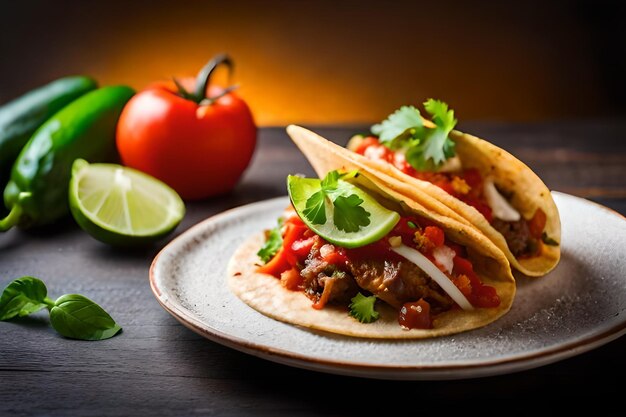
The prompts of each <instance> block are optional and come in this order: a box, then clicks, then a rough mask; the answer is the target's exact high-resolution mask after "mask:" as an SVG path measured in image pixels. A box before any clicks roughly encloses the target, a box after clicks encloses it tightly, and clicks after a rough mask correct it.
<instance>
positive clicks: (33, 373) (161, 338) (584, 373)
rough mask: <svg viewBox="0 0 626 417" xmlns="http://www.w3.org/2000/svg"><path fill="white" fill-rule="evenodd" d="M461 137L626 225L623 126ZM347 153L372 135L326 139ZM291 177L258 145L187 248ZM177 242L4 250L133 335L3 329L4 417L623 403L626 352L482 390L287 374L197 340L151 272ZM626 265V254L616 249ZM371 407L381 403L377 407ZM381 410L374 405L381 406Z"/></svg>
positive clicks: (14, 267)
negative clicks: (494, 401)
mask: <svg viewBox="0 0 626 417" xmlns="http://www.w3.org/2000/svg"><path fill="white" fill-rule="evenodd" d="M461 128H462V129H464V130H466V131H469V132H472V133H475V134H477V135H480V136H483V137H486V138H490V139H491V140H492V141H493V142H495V143H496V144H498V145H501V146H503V147H505V148H506V149H508V150H510V151H511V152H513V153H514V154H516V155H517V156H518V157H519V158H520V159H522V160H524V161H525V162H526V163H528V165H530V166H531V167H532V168H533V169H534V170H535V171H536V172H537V173H538V174H539V175H540V176H541V177H542V178H544V180H545V182H546V183H547V184H548V186H549V187H550V188H552V189H555V190H560V191H565V192H568V193H571V194H576V195H579V196H583V197H587V198H590V199H592V200H594V201H597V202H599V203H601V204H604V205H607V206H608V207H611V208H613V209H614V210H616V211H618V212H620V213H622V214H624V213H626V180H625V178H626V123H624V122H621V121H594V122H572V123H550V124H535V125H514V124H498V123H474V124H469V123H468V124H465V125H462V126H461ZM318 130H319V131H320V132H321V133H322V134H325V135H327V136H328V137H330V138H332V139H334V140H337V141H339V142H342V141H343V142H345V141H346V139H347V138H348V137H349V136H350V134H351V133H353V132H355V131H360V130H362V129H360V128H358V127H356V128H350V127H348V128H336V129H331V128H324V129H318ZM288 173H304V174H312V171H311V169H310V167H309V166H308V164H307V163H306V161H305V160H304V158H303V157H302V156H301V155H300V153H299V152H298V151H297V149H296V148H295V146H294V145H292V143H291V142H290V141H289V139H288V138H287V136H286V134H285V133H284V131H283V129H279V128H268V129H263V130H261V132H260V138H259V146H258V149H257V152H256V155H255V158H254V160H253V163H252V165H251V167H250V169H249V170H248V171H247V172H246V175H245V177H244V179H243V181H242V182H241V184H240V185H239V186H238V187H237V189H236V190H235V191H233V192H232V193H231V194H229V195H226V196H223V197H219V198H214V199H210V200H207V201H204V202H197V203H189V204H188V206H187V207H188V213H187V216H186V217H185V219H184V221H183V223H182V224H181V226H180V227H179V228H178V229H177V231H176V234H180V233H182V232H184V231H185V230H186V229H187V228H189V227H190V226H191V225H193V224H195V223H197V222H199V221H200V220H202V219H204V218H206V217H209V216H211V215H213V214H216V213H219V212H221V211H223V210H225V209H228V208H232V207H236V206H239V205H242V204H246V203H250V202H253V201H258V200H262V199H266V198H270V197H274V196H279V195H284V194H285V189H284V179H285V176H286V175H287V174H288ZM165 243H166V242H160V243H159V244H158V245H155V246H153V247H151V248H148V249H145V250H140V251H127V250H126V251H125V250H117V249H112V248H109V247H107V246H105V245H103V244H101V243H99V242H97V241H95V240H93V239H91V238H90V237H89V236H88V235H86V234H85V233H83V232H82V231H81V230H79V229H78V228H77V227H76V226H75V225H74V223H73V222H72V221H71V220H69V219H68V220H66V221H63V222H61V223H59V224H57V225H55V226H53V227H48V228H46V229H43V230H37V231H29V232H23V231H19V230H11V231H9V232H7V233H6V234H3V235H1V236H0V285H1V286H2V288H3V287H4V286H5V285H6V284H7V283H8V282H9V281H10V280H12V279H14V278H16V277H19V276H23V275H33V276H37V277H39V278H41V279H43V280H44V281H45V282H46V284H47V285H48V290H49V294H50V295H51V296H52V297H57V296H59V295H61V294H64V293H70V292H77V293H81V294H84V295H86V296H88V297H90V298H92V299H93V300H95V301H96V302H98V303H99V304H100V305H102V306H103V307H104V308H105V309H106V310H108V311H109V312H110V313H111V315H112V316H113V317H114V318H115V319H116V320H117V322H118V323H119V324H120V325H121V326H123V328H124V331H123V333H121V334H120V335H118V336H116V337H114V338H113V339H109V340H106V341H101V342H82V341H75V340H68V339H64V338H62V337H60V336H58V335H57V334H56V333H55V332H54V331H53V330H52V329H51V328H50V326H49V325H48V319H47V316H46V314H41V315H36V316H35V317H34V318H24V319H19V320H15V321H13V322H8V323H5V322H3V323H0V415H2V416H22V415H24V416H39V415H40V416H44V415H45V416H48V415H59V416H74V415H83V416H91V415H94V416H105V415H120V416H121V415H133V416H139V415H171V416H183V415H228V416H230V415H232V416H238V415H268V416H269V415H272V416H274V415H278V416H280V415H348V414H357V413H358V412H359V411H364V410H370V411H372V410H375V409H377V407H384V409H385V410H386V411H391V410H392V409H393V408H403V407H405V408H406V410H413V411H414V412H419V410H420V408H419V407H420V406H419V404H425V403H429V402H432V401H437V402H439V401H440V400H441V399H463V400H469V401H470V402H471V400H472V399H477V398H485V397H510V398H518V399H526V398H536V397H537V396H544V395H546V394H549V395H554V394H555V393H563V394H565V395H568V396H582V395H585V396H589V395H599V396H603V397H604V403H606V401H607V400H608V399H610V398H613V397H614V396H615V395H616V394H619V393H621V391H622V388H623V383H620V382H619V381H620V379H619V378H617V379H616V378H615V376H616V375H618V374H619V373H621V372H623V371H626V359H625V358H626V354H625V352H626V338H624V337H622V338H620V339H618V340H615V341H613V342H611V343H609V344H607V345H605V346H602V347H600V348H597V349H595V350H593V351H591V352H588V353H584V354H581V355H579V356H576V357H573V358H571V359H567V360H564V361H561V362H558V363H554V364H551V365H548V366H544V367H540V368H536V369H533V370H528V371H524V372H519V373H515V374H510V375H503V376H497V377H489V378H482V379H475V380H460V381H439V382H429V381H424V382H399V381H381V380H368V379H358V378H350V377H341V376H335V375H328V374H321V373H315V372H311V371H305V370H300V369H296V368H290V367H287V366H283V365H278V364H275V363H272V362H268V361H265V360H262V359H258V358H255V357H252V356H248V355H246V354H243V353H240V352H237V351H234V350H231V349H228V348H226V347H223V346H221V345H219V344H216V343H213V342H210V341H208V340H206V339H203V338H202V337H200V336H198V335H196V334H195V333H193V332H191V331H190V330H188V329H186V328H185V327H183V326H182V325H180V324H179V323H178V322H177V321H176V320H175V319H174V318H173V317H171V316H170V315H168V314H167V313H166V312H165V311H164V310H163V309H162V308H161V307H160V306H159V304H158V303H157V301H156V300H155V298H154V297H153V295H152V293H151V291H150V286H149V284H148V268H149V266H150V263H151V261H152V259H153V257H154V255H155V254H156V253H157V252H158V250H159V249H160V248H161V247H162V246H163V245H164V244H165ZM615 250H619V251H622V252H625V253H626V248H615ZM371 394H375V397H372V396H371ZM374 398H376V399H374Z"/></svg>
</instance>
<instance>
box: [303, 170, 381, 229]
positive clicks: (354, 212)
mask: <svg viewBox="0 0 626 417" xmlns="http://www.w3.org/2000/svg"><path fill="white" fill-rule="evenodd" d="M356 175H358V174H357V173H356V172H350V173H344V174H340V173H339V172H337V171H330V172H329V173H328V174H326V177H324V179H323V180H322V181H320V189H319V190H318V191H316V192H315V193H313V194H312V195H311V196H310V197H309V198H308V199H307V201H306V206H305V209H304V211H303V214H304V216H305V217H306V218H307V219H308V220H309V221H310V222H311V223H313V224H324V223H326V221H327V217H326V208H327V206H331V209H332V213H333V223H334V224H335V226H336V227H337V228H338V229H339V230H342V231H344V232H347V233H354V232H358V231H359V229H360V228H361V227H365V226H368V225H369V224H370V215H371V214H370V213H369V212H368V211H367V210H365V209H364V208H363V207H362V206H361V204H363V199H362V198H361V197H359V196H358V195H356V194H354V193H351V192H350V191H349V190H348V188H347V187H345V186H344V185H343V183H342V182H341V181H340V180H342V179H348V178H351V177H354V176H356Z"/></svg>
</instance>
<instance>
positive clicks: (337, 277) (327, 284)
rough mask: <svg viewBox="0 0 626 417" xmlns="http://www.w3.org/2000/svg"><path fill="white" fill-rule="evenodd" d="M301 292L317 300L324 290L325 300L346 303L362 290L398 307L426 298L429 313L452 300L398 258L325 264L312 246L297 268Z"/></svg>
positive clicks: (447, 305)
mask: <svg viewBox="0 0 626 417" xmlns="http://www.w3.org/2000/svg"><path fill="white" fill-rule="evenodd" d="M300 275H301V276H302V278H303V285H304V292H305V294H306V295H307V296H308V297H309V298H311V299H312V300H313V301H315V302H319V301H320V299H321V298H322V294H324V292H325V291H324V290H325V289H326V292H327V294H324V297H323V300H324V304H325V303H346V302H349V301H350V299H351V298H352V297H354V296H355V295H356V293H357V292H358V291H359V290H361V289H362V290H366V291H368V292H370V293H372V294H374V295H376V296H377V297H378V298H380V299H381V300H383V301H385V302H386V303H388V304H390V305H392V306H394V307H395V308H397V309H399V308H400V307H402V305H403V304H404V303H406V302H409V301H416V300H419V299H420V298H423V299H425V300H427V301H428V302H429V303H430V304H431V305H432V308H433V312H434V313H437V312H439V311H444V310H448V309H450V308H451V307H452V306H453V304H454V302H453V301H452V299H451V298H450V297H449V296H448V295H447V294H446V293H445V292H444V291H443V290H442V289H441V287H439V285H438V284H437V283H436V282H434V281H433V280H432V279H431V278H430V277H429V276H428V275H426V274H425V273H424V272H423V271H422V270H421V269H419V268H418V267H417V266H416V265H414V264H413V263H411V262H407V261H402V260H386V261H383V260H350V261H348V262H347V264H345V265H341V266H337V265H329V264H328V263H327V262H325V261H324V260H322V259H321V258H320V256H319V246H318V245H314V246H313V248H312V249H311V252H310V253H309V256H308V257H307V259H306V260H305V262H304V268H303V269H302V270H301V271H300Z"/></svg>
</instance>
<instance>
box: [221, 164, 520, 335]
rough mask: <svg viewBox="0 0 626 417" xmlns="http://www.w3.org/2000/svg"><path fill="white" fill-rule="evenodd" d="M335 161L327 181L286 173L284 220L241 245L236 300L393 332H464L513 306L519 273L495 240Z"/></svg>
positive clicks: (278, 313) (307, 320)
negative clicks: (287, 203) (287, 200)
mask: <svg viewBox="0 0 626 417" xmlns="http://www.w3.org/2000/svg"><path fill="white" fill-rule="evenodd" d="M329 157H332V156H331V155H329ZM337 163H338V165H340V166H336V168H337V169H339V170H341V173H340V172H338V171H330V172H328V173H325V177H324V179H323V180H320V179H313V178H302V177H296V176H289V177H288V181H287V183H288V191H289V196H290V200H291V205H290V206H289V207H287V208H286V210H285V212H284V213H283V214H282V216H281V217H280V219H279V222H278V226H277V227H276V228H274V229H272V230H269V231H265V232H262V231H259V232H258V233H256V234H254V235H253V236H251V237H250V238H248V239H247V240H246V241H245V242H244V243H243V244H242V245H241V246H240V247H239V248H238V249H237V250H236V252H235V253H234V255H233V256H232V258H231V259H230V262H229V264H228V284H229V288H230V289H231V291H232V292H233V293H234V294H236V295H237V296H238V297H239V298H240V299H241V300H243V301H244V302H245V303H246V304H248V305H249V306H251V307H252V308H254V309H256V310H258V311H259V312H261V313H262V314H264V315H266V316H269V317H272V318H274V319H277V320H280V321H283V322H286V323H290V324H294V325H299V326H303V327H306V328H310V329H316V330H322V331H327V332H332V333H336V334H341V335H347V336H355V337H366V338H389V339H419V338H427V337H434V336H442V335H447V334H452V333H458V332H463V331H467V330H471V329H475V328H478V327H482V326H485V325H487V324H489V323H492V322H493V321H495V320H496V319H498V318H499V317H501V316H502V315H504V314H505V313H506V312H507V311H508V310H509V309H510V307H511V305H512V302H513V298H514V295H515V281H514V279H513V277H512V275H511V270H510V268H509V265H508V262H507V260H506V258H505V257H504V255H503V254H502V251H500V250H499V249H498V248H497V247H496V246H495V245H494V244H493V243H492V242H491V241H489V240H488V239H487V238H485V236H483V235H482V234H481V233H479V232H478V231H477V230H476V229H474V228H472V227H469V226H468V225H466V224H464V223H461V222H458V221H456V220H454V219H451V218H448V217H445V216H442V215H440V214H438V213H436V212H433V211H431V210H428V209H426V208H425V207H423V206H422V205H420V204H419V203H417V202H415V201H413V200H411V199H409V198H407V197H406V196H404V195H402V194H400V193H397V192H396V191H394V190H393V189H391V188H389V187H388V186H387V184H386V183H384V181H381V180H380V179H378V178H377V177H375V176H371V175H368V172H366V171H360V170H359V171H355V170H354V169H355V168H358V167H356V166H354V165H352V164H351V163H350V162H349V161H347V163H346V164H342V163H341V161H337Z"/></svg>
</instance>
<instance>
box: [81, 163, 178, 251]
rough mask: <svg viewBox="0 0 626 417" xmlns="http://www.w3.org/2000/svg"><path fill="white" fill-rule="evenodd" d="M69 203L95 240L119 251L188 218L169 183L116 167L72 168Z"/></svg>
mask: <svg viewBox="0 0 626 417" xmlns="http://www.w3.org/2000/svg"><path fill="white" fill-rule="evenodd" d="M69 203H70V209H71V212H72V215H73V216H74V219H75V220H76V222H77V223H78V225H79V226H80V227H81V228H82V229H83V230H85V231H86V232H87V233H89V234H90V235H92V236H93V237H94V238H96V239H98V240H100V241H103V242H105V243H109V244H112V245H118V246H135V245H140V244H146V243H150V242H153V241H156V240H158V239H160V238H162V237H164V236H166V235H167V234H169V233H170V232H172V231H173V230H174V229H175V228H176V226H178V224H179V223H180V221H181V220H182V218H183V217H184V215H185V205H184V203H183V201H182V199H181V198H180V196H179V195H178V194H177V193H176V192H175V191H174V190H173V189H172V188H170V187H169V186H167V185H166V184H165V183H163V182H161V181H159V180H157V179H156V178H154V177H151V176H149V175H147V174H145V173H143V172H140V171H138V170H135V169H133V168H129V167H123V166H121V165H117V164H89V163H88V162H87V161H84V160H82V159H77V160H76V161H74V164H73V165H72V178H71V180H70V188H69Z"/></svg>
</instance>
